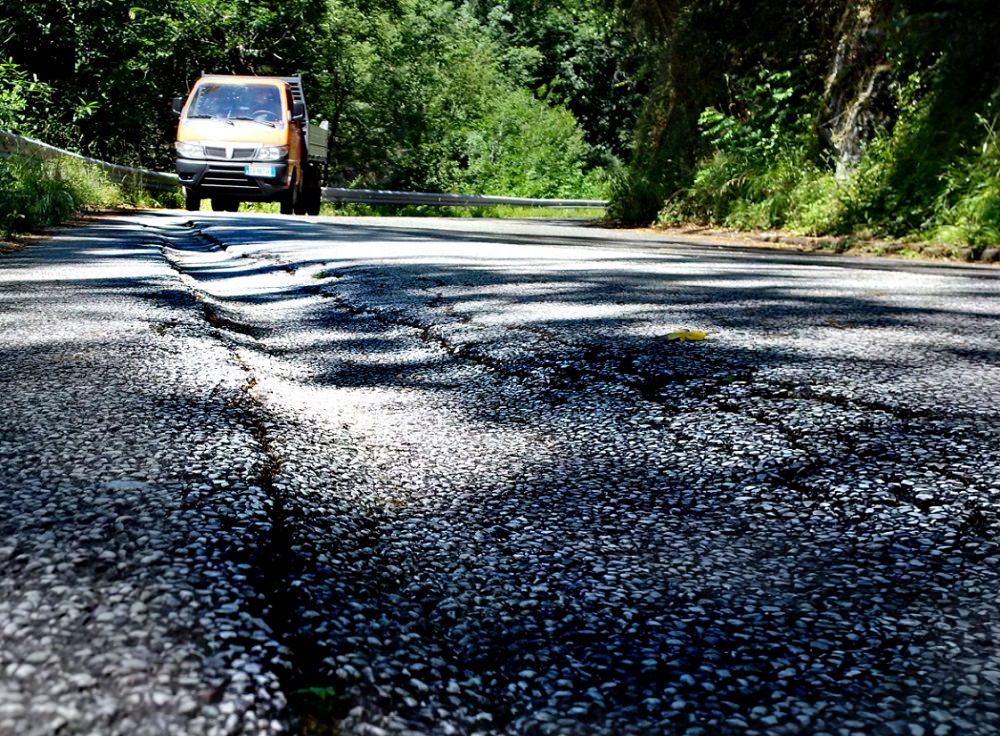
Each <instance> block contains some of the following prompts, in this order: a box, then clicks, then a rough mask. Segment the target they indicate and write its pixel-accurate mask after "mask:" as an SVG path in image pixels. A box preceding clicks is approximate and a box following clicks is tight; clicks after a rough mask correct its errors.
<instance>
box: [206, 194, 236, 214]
mask: <svg viewBox="0 0 1000 736" xmlns="http://www.w3.org/2000/svg"><path fill="white" fill-rule="evenodd" d="M212 211H213V212H239V211H240V200H238V199H235V198H233V197H212Z"/></svg>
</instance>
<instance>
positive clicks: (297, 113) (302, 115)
mask: <svg viewBox="0 0 1000 736" xmlns="http://www.w3.org/2000/svg"><path fill="white" fill-rule="evenodd" d="M305 119H306V103H304V102H302V101H297V102H293V103H292V120H293V121H295V122H301V121H303V120H305Z"/></svg>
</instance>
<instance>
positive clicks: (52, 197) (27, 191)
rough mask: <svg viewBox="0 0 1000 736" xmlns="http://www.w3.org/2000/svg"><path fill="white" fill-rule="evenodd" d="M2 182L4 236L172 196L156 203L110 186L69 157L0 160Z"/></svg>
mask: <svg viewBox="0 0 1000 736" xmlns="http://www.w3.org/2000/svg"><path fill="white" fill-rule="evenodd" d="M0 181H3V182H4V192H3V197H0V235H3V236H4V237H9V236H11V235H14V234H16V233H23V232H33V231H37V230H39V229H41V228H45V227H48V226H50V225H55V224H57V223H59V222H62V221H64V220H65V219H66V218H68V217H69V216H70V215H72V214H73V213H74V212H78V211H80V210H86V209H95V208H107V207H118V206H122V205H133V206H146V207H148V206H161V205H162V204H163V203H164V200H166V201H167V203H168V204H169V200H170V198H171V197H172V196H176V195H171V194H167V195H166V196H164V197H161V198H158V199H154V198H152V197H151V196H150V195H149V194H147V193H145V192H143V191H141V190H131V189H128V188H125V187H122V186H119V185H117V184H114V183H112V182H111V181H110V180H109V179H108V177H107V175H106V174H105V173H104V172H103V171H102V170H101V169H99V168H97V167H95V166H93V165H91V164H88V163H86V162H84V161H80V160H78V159H72V158H52V159H45V160H43V159H40V158H36V157H27V156H20V155H14V156H9V157H7V158H0Z"/></svg>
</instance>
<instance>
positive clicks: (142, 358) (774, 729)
mask: <svg viewBox="0 0 1000 736" xmlns="http://www.w3.org/2000/svg"><path fill="white" fill-rule="evenodd" d="M199 218H200V219H199V221H198V222H195V223H185V221H184V219H183V218H181V217H173V218H172V217H162V216H161V217H154V216H140V217H137V218H135V222H137V223H138V224H140V225H143V226H144V228H143V234H142V235H137V232H138V230H137V228H125V227H123V228H122V232H120V233H117V234H116V235H118V236H121V237H117V238H116V239H117V240H118V241H119V245H118V246H117V247H119V248H120V247H122V246H121V244H120V243H121V240H122V238H125V239H126V240H127V239H132V240H131V242H132V243H133V247H135V248H136V250H137V252H136V253H135V254H133V255H132V256H128V257H126V256H123V255H120V254H119V255H114V254H115V253H116V251H113V250H112V248H113V247H115V246H113V245H112V237H111V234H109V233H108V232H106V229H104V230H100V238H99V241H98V242H95V243H92V244H88V247H91V248H105V249H107V250H104V251H97V252H103V253H104V254H105V255H104V256H103V257H102V259H100V260H99V262H98V264H94V265H93V266H92V267H93V268H99V267H100V263H102V262H103V264H104V267H105V268H108V267H112V268H117V269H121V268H122V266H123V265H124V264H125V263H131V262H132V261H133V260H134V259H135V257H139V258H140V260H141V267H137V273H135V274H130V273H129V274H120V275H121V279H120V281H116V282H114V283H109V284H103V285H102V284H100V283H97V284H95V283H93V282H91V283H86V282H85V281H84V279H83V278H82V277H80V276H79V275H78V273H79V269H80V268H81V265H80V262H79V261H80V254H78V253H76V254H75V255H74V250H73V249H75V248H79V247H80V245H79V242H77V243H76V244H75V245H70V243H69V242H65V247H66V251H65V252H60V251H59V249H60V248H62V247H63V245H62V244H63V243H64V241H62V240H61V239H60V240H56V241H53V243H52V244H49V245H48V246H46V247H47V248H50V249H52V248H55V249H56V250H55V252H47V253H46V255H45V259H46V261H47V260H49V259H51V260H54V261H65V262H67V263H69V264H70V266H69V269H70V270H69V271H67V270H66V267H64V266H59V267H58V268H57V267H56V266H54V265H53V266H49V265H46V263H31V262H30V261H31V258H29V256H30V254H31V252H32V251H30V250H29V251H26V252H25V254H24V255H22V256H18V258H21V259H25V262H24V263H23V265H22V264H21V263H19V262H15V263H17V265H18V267H19V268H24V269H25V271H23V272H22V273H24V274H30V278H32V279H35V280H36V281H38V280H40V283H36V284H34V285H32V286H29V285H28V283H27V282H28V278H29V277H28V276H25V277H24V278H15V279H14V282H16V283H17V284H18V292H17V293H18V294H19V295H20V296H18V297H15V298H13V299H9V298H8V297H7V296H6V293H7V291H8V290H7V289H6V288H5V290H4V291H5V296H4V298H3V300H2V301H0V350H2V351H3V354H4V359H5V366H6V365H7V362H8V361H16V365H17V366H18V370H17V371H14V372H11V373H8V372H6V371H5V372H4V373H3V374H2V375H0V382H2V383H4V384H5V385H4V386H0V388H3V390H4V393H3V395H4V397H5V398H4V404H3V407H2V409H0V418H2V421H0V461H2V463H0V485H2V487H3V488H4V489H5V493H6V492H7V491H8V489H9V491H10V493H7V495H6V496H5V497H3V498H0V505H2V509H0V510H3V512H4V515H3V516H2V517H0V540H2V539H5V538H6V539H10V540H11V541H10V542H7V543H5V544H6V545H7V546H8V547H10V549H8V547H4V545H0V547H3V549H0V572H2V577H0V643H2V644H3V647H2V648H0V667H2V668H6V669H3V670H0V671H3V672H4V674H5V675H6V677H4V678H3V679H0V732H3V731H4V724H7V725H11V724H16V725H23V724H25V723H29V722H30V723H33V724H34V723H38V724H43V723H45V722H46V721H43V720H39V717H38V714H42V715H44V716H45V717H46V718H48V717H49V716H50V715H51V717H52V718H53V719H62V721H61V726H62V727H63V728H64V730H66V729H69V732H74V731H76V732H95V733H101V732H117V733H130V732H136V733H139V732H144V733H159V732H165V733H168V732H175V733H197V732H206V733H211V732H223V731H224V730H226V729H229V730H231V731H232V732H240V731H243V732H247V733H257V732H265V731H267V730H269V729H272V728H273V729H279V728H283V727H285V726H286V725H287V726H289V727H291V728H293V729H295V728H303V727H306V726H317V725H320V724H323V723H325V724H327V725H330V724H332V725H333V726H335V727H336V728H339V729H340V731H341V732H342V733H345V734H367V735H369V736H379V734H405V733H410V734H446V735H451V734H484V735H486V734H515V733H517V734H581V735H582V734H609V735H610V734H613V735H615V736H618V735H621V734H675V733H678V734H691V735H692V736H694V735H695V734H716V733H731V734H750V733H758V734H764V733H766V734H793V733H801V734H824V733H825V734H837V735H838V736H839V735H840V734H873V733H874V734H879V733H884V734H904V735H905V736H922V735H925V734H926V735H927V736H930V735H931V734H934V735H935V736H944V735H945V734H990V733H995V732H997V731H998V730H1000V697H998V696H1000V692H998V690H1000V649H998V648H997V641H998V640H1000V610H998V609H1000V600H998V598H1000V579H998V578H1000V544H998V533H1000V517H998V509H1000V506H998V502H1000V472H998V464H1000V461H998V457H1000V453H998V452H997V450H998V448H997V438H996V427H997V426H998V413H1000V411H998V406H1000V402H998V398H1000V367H998V363H1000V361H998V360H997V357H998V355H1000V327H998V322H997V319H996V318H997V312H998V311H1000V310H998V300H997V292H998V291H1000V289H998V285H1000V281H998V279H997V274H996V272H995V271H989V270H985V269H980V270H972V269H962V270H957V269H956V270H942V269H937V270H936V269H919V268H917V269H914V268H910V267H907V266H904V265H902V264H895V265H893V266H886V265H885V264H872V263H869V264H865V263H863V262H857V261H848V260H843V261H828V260H825V259H817V258H811V259H808V258H801V257H795V256H789V255H776V254H771V255H770V256H767V255H761V254H759V253H756V254H745V253H735V252H727V251H706V250H697V249H691V248H685V247H683V246H682V245H675V244H669V243H661V242H657V241H656V240H655V239H652V238H647V239H637V240H636V241H635V242H631V241H627V240H624V239H622V237H621V236H617V235H614V234H608V235H605V234H603V233H600V234H599V233H597V232H594V231H587V230H582V229H576V228H569V227H555V226H548V227H546V226H538V225H524V224H518V223H513V224H511V223H488V222H487V223H455V222H447V221H439V220H426V221H405V220H398V221H393V220H383V221H380V220H363V219H362V220H335V221H330V222H323V221H315V220H299V219H287V218H273V217H254V216H246V215H242V216H236V217H233V216H226V217H213V216H205V215H201V216H199ZM92 237H94V236H92ZM598 237H600V238H604V239H605V240H612V241H613V240H615V239H618V240H620V241H621V242H620V243H619V244H618V247H613V248H610V247H603V246H605V245H606V243H605V242H602V241H599V240H597V238H598ZM105 238H106V239H107V240H105ZM137 238H138V242H144V243H149V244H156V247H154V246H153V245H149V246H148V247H147V248H145V249H142V248H138V247H137V246H135V245H134V244H135V242H137V241H136V239H137ZM595 245H601V246H602V247H594V246H595ZM159 246H163V248H164V253H165V255H166V257H167V259H168V260H169V262H170V263H171V264H172V266H173V267H174V268H175V269H176V270H177V271H178V272H179V273H180V274H181V276H180V278H181V279H183V282H184V284H185V285H186V286H187V287H190V288H191V289H192V290H193V292H194V293H196V294H197V295H198V296H199V298H200V299H201V301H200V302H198V303H194V302H192V301H191V300H190V298H189V297H186V294H187V292H186V291H185V290H184V289H183V288H182V287H181V286H180V283H179V282H178V278H177V277H176V276H175V275H173V274H171V273H170V272H168V271H167V270H166V267H165V265H164V263H163V261H162V260H159ZM74 259H75V260H74ZM49 268H55V269H56V271H55V272H54V273H52V274H47V273H46V270H47V269H49ZM8 269H9V266H8V264H7V262H6V261H5V262H2V263H0V276H7V275H8V274H9V273H10V271H9V270H8ZM39 277H43V278H39ZM102 278H110V277H108V276H107V275H106V274H105V275H102ZM74 279H77V280H74ZM48 281H52V283H53V284H56V283H57V284H58V287H57V286H53V285H52V284H47V283H46V282H48ZM40 284H45V285H40ZM95 286H96V287H97V288H95ZM40 304H43V305H46V306H44V307H39V305H40ZM69 315H71V316H72V321H71V322H70V321H69V320H67V319H66V317H67V316H69ZM70 324H72V327H69V326H66V325H70ZM680 327H693V328H698V329H707V330H708V331H709V333H710V335H709V339H708V340H707V341H705V342H704V343H687V344H679V343H673V342H668V341H666V340H664V339H663V337H664V335H666V334H667V333H668V332H670V331H672V330H674V329H677V328H680ZM60 330H66V331H67V334H66V335H61V334H60ZM108 345H114V346H115V347H114V351H109V350H108ZM53 366H55V368H53ZM28 377H30V379H31V384H32V386H33V388H31V390H30V391H28V390H27V382H26V379H27V378H28ZM34 387H37V388H34ZM8 396H13V397H14V399H13V400H12V401H8V400H7V397H8ZM67 408H69V409H70V411H67ZM67 414H69V415H70V417H69V419H67ZM5 552H6V558H5V556H4V554H5ZM4 606H6V607H7V609H8V610H9V611H11V612H12V613H11V620H13V621H15V622H17V623H16V625H15V626H11V627H7V628H3V626H4V623H5V622H6V621H7V620H8V612H7V611H5V610H4V609H3V607H4ZM102 617H103V618H102ZM10 652H12V653H13V654H11V653H10ZM37 652H45V653H46V654H45V656H47V657H49V659H48V660H43V659H42V656H43V655H42V654H38V653H37ZM32 658H38V660H39V663H41V664H40V665H39V664H33V662H32ZM56 660H58V664H56ZM133 660H134V661H133ZM285 660H287V661H288V663H289V665H290V667H289V668H285V667H284V665H283V662H284V661H285ZM139 663H142V665H143V666H142V667H140V666H139ZM25 666H27V667H29V668H31V667H34V668H35V669H27V670H20V669H18V668H23V667H25ZM8 670H9V671H8ZM23 672H26V673H27V676H26V677H25V678H23V680H20V681H22V682H23V683H25V684H22V685H13V686H12V685H10V684H9V683H11V682H15V683H16V682H18V681H19V680H18V676H19V674H20V673H23ZM279 678H280V682H279ZM299 687H303V688H310V687H311V688H318V689H321V690H324V691H325V690H326V689H327V688H332V689H333V690H334V691H335V692H336V696H337V697H336V700H335V701H334V706H333V707H332V708H326V707H324V708H316V707H315V704H313V705H312V706H311V705H309V703H300V702H299V701H298V700H295V699H294V698H293V700H295V706H296V708H297V709H298V714H297V716H296V717H295V718H293V720H292V721H290V722H289V721H287V720H286V715H287V714H286V710H285V699H286V697H289V696H290V695H291V693H290V692H289V689H290V688H299ZM157 693H159V694H158V695H157ZM324 703H325V701H324ZM18 706H20V707H21V710H17V707H18ZM5 708H6V709H7V710H4V709H5ZM60 708H62V709H64V711H62V712H60V711H59V709H60ZM310 708H312V710H310ZM65 709H72V710H65ZM112 710H113V713H112ZM29 712H30V715H31V718H30V719H29ZM50 712H51V713H50ZM5 718H6V719H7V720H6V721H5V720H4V719H5ZM102 719H103V720H102ZM234 719H235V720H234ZM53 725H58V724H53V723H49V725H48V727H51V726H53ZM133 726H134V728H133ZM45 728H46V727H44V726H42V725H39V727H38V732H39V733H46V732H50V731H46V730H44V729H45ZM18 732H23V731H18Z"/></svg>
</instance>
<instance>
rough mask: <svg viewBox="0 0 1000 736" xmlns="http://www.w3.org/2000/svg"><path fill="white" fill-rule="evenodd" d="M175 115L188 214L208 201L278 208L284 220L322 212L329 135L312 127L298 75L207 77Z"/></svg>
mask: <svg viewBox="0 0 1000 736" xmlns="http://www.w3.org/2000/svg"><path fill="white" fill-rule="evenodd" d="M174 111H175V112H176V113H178V114H179V115H180V120H179V122H178V125H177V139H176V142H175V144H174V146H175V148H176V150H177V176H178V178H179V179H180V182H181V184H182V185H183V187H184V199H185V207H186V208H187V209H188V210H198V209H200V208H201V201H202V199H205V198H208V199H210V200H211V202H212V209H214V210H222V211H236V210H238V209H239V205H240V203H241V202H280V203H281V212H282V213H283V214H292V213H293V212H294V213H296V214H311V215H316V214H319V205H320V201H321V198H322V192H321V187H322V182H323V178H324V175H325V171H326V154H327V150H328V146H327V130H326V126H323V125H318V126H317V125H311V124H310V123H309V118H308V114H307V111H306V105H305V99H304V96H303V92H302V80H301V78H300V77H256V76H238V75H221V74H212V75H206V76H203V77H201V78H200V79H199V80H198V81H197V82H196V83H195V85H194V87H192V88H191V91H190V93H189V94H188V96H187V100H186V101H182V99H181V98H176V99H175V100H174Z"/></svg>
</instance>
